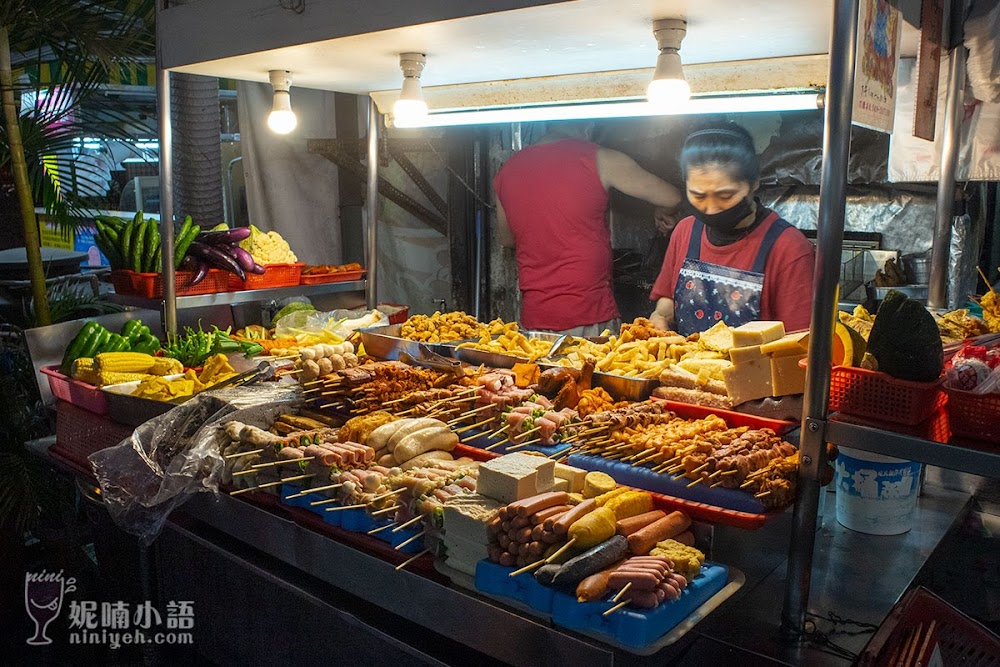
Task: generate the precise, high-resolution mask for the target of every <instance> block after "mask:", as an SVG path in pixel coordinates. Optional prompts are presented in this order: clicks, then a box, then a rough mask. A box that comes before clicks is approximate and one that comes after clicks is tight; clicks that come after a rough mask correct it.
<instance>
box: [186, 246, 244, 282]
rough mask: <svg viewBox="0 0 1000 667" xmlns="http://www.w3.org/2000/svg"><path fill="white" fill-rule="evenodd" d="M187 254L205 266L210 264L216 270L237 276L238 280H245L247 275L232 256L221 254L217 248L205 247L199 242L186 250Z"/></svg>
mask: <svg viewBox="0 0 1000 667" xmlns="http://www.w3.org/2000/svg"><path fill="white" fill-rule="evenodd" d="M188 252H189V253H191V254H192V255H194V256H195V258H197V259H201V260H202V261H203V262H205V263H207V264H211V265H213V266H215V267H217V268H220V269H222V270H224V271H229V272H230V273H233V274H236V275H237V276H239V278H240V280H246V278H247V274H246V271H244V270H243V267H242V266H240V265H239V262H237V261H236V260H235V259H233V257H232V255H229V254H227V253H226V252H223V251H222V250H220V249H219V248H216V247H214V246H210V245H206V244H204V243H201V242H199V241H195V242H194V243H192V244H191V247H190V248H188Z"/></svg>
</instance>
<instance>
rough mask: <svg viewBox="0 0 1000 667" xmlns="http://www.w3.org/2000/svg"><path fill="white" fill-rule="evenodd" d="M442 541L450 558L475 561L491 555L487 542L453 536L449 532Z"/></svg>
mask: <svg viewBox="0 0 1000 667" xmlns="http://www.w3.org/2000/svg"><path fill="white" fill-rule="evenodd" d="M442 541H443V543H444V548H445V549H446V550H447V555H448V559H449V560H451V559H452V558H456V559H459V560H464V561H466V562H472V563H475V562H477V561H480V560H482V559H483V558H488V557H489V551H488V550H487V548H486V543H485V542H483V543H482V544H479V543H477V542H470V541H469V540H466V539H462V538H455V537H451V536H449V535H447V534H445V536H444V539H443V540H442Z"/></svg>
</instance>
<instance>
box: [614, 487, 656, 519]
mask: <svg viewBox="0 0 1000 667" xmlns="http://www.w3.org/2000/svg"><path fill="white" fill-rule="evenodd" d="M604 506H605V507H606V508H608V509H609V510H611V511H612V512H614V513H615V519H617V520H621V519H627V518H629V517H630V516H638V515H639V514H644V513H646V512H651V511H652V510H653V496H651V495H649V494H648V493H646V492H645V491H626V492H625V493H622V494H619V495H617V496H615V497H614V498H611V499H610V500H608V502H606V503H605V504H604Z"/></svg>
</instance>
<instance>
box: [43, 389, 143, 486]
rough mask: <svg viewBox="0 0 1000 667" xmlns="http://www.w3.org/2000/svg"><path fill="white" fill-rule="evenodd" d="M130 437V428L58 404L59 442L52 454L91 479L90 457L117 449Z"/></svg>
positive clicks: (60, 403)
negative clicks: (105, 450) (116, 447)
mask: <svg viewBox="0 0 1000 667" xmlns="http://www.w3.org/2000/svg"><path fill="white" fill-rule="evenodd" d="M131 434H132V427H131V426H123V425H121V424H119V423H117V422H113V421H111V420H110V419H108V418H107V417H101V416H99V415H95V414H93V413H92V412H88V411H87V410H84V409H82V408H79V407H77V406H75V405H72V404H70V403H67V402H65V401H59V402H58V406H57V407H56V442H55V444H54V445H52V447H50V448H49V451H50V452H51V453H53V454H56V455H58V457H59V458H60V459H62V460H63V461H65V462H67V463H69V464H71V465H72V466H73V467H74V468H76V469H78V470H80V471H81V472H86V473H87V474H91V475H92V474H93V473H92V471H91V467H90V461H88V460H87V457H88V456H90V455H91V454H93V453H94V452H97V451H100V450H102V449H105V448H107V447H112V446H114V445H117V444H118V443H119V442H121V441H122V440H124V439H125V438H127V437H129V436H130V435H131Z"/></svg>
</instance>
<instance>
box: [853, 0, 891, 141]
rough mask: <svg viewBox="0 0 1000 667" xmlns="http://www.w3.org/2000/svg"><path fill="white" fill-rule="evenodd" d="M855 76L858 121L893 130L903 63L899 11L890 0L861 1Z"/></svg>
mask: <svg viewBox="0 0 1000 667" xmlns="http://www.w3.org/2000/svg"><path fill="white" fill-rule="evenodd" d="M858 11H859V14H858V53H857V66H856V72H855V77H854V124H855V125H861V126H863V127H867V128H870V129H872V130H877V131H879V132H885V133H887V134H889V133H892V121H893V118H894V117H895V112H896V67H897V66H898V64H899V34H900V16H899V10H898V9H896V8H894V7H893V6H892V5H890V4H889V1H888V0H861V3H860V7H859V10H858Z"/></svg>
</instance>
